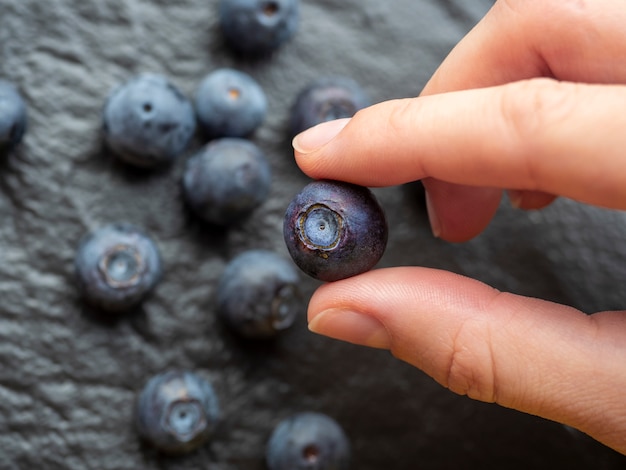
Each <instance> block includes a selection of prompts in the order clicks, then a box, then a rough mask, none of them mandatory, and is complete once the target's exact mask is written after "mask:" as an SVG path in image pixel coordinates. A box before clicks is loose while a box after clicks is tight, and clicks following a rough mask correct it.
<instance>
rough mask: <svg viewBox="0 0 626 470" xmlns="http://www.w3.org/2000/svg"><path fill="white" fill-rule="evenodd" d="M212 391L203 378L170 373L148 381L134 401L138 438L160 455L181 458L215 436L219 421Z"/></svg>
mask: <svg viewBox="0 0 626 470" xmlns="http://www.w3.org/2000/svg"><path fill="white" fill-rule="evenodd" d="M219 414H220V412H219V404H218V400H217V396H216V394H215V390H214V389H213V387H212V385H211V384H210V383H209V382H208V381H207V380H205V379H204V378H203V377H201V376H199V375H198V374H196V373H193V372H190V371H180V370H172V371H167V372H163V373H161V374H158V375H155V376H154V377H152V378H151V379H150V380H149V381H148V382H147V383H146V385H145V386H144V388H143V390H142V391H141V392H140V394H139V397H138V399H137V408H136V415H135V416H136V426H137V431H138V433H139V436H140V437H141V438H142V439H144V440H145V441H146V442H148V443H149V444H150V445H152V446H154V447H155V448H156V449H158V450H159V451H161V452H164V453H168V454H183V453H186V452H190V451H192V450H194V449H197V448H198V447H199V446H201V445H202V444H204V443H206V442H207V441H208V440H209V439H211V437H212V436H213V435H214V433H215V429H216V427H217V424H218V421H219Z"/></svg>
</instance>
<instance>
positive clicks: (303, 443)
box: [266, 412, 350, 470]
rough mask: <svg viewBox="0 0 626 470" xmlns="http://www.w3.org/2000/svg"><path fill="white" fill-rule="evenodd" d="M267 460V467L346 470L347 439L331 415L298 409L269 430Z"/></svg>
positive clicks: (348, 459) (291, 469) (282, 469)
mask: <svg viewBox="0 0 626 470" xmlns="http://www.w3.org/2000/svg"><path fill="white" fill-rule="evenodd" d="M266 460H267V466H268V468H269V470H347V469H348V467H349V465H350V442H349V440H348V437H347V436H346V434H345V432H344V430H343V429H342V428H341V426H340V425H339V424H338V423H337V422H336V421H335V420H334V419H332V418H331V417H330V416H327V415H325V414H322V413H314V412H303V413H297V414H295V415H293V416H291V417H289V418H287V419H285V420H283V421H281V422H280V423H279V424H278V426H276V428H275V429H274V431H273V432H272V435H271V436H270V439H269V441H268V444H267V449H266Z"/></svg>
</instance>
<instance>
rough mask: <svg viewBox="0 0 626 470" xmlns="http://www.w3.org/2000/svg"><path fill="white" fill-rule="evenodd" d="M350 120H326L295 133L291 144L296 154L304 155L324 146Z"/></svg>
mask: <svg viewBox="0 0 626 470" xmlns="http://www.w3.org/2000/svg"><path fill="white" fill-rule="evenodd" d="M349 122H350V118H344V119H335V120H333V121H326V122H323V123H321V124H318V125H316V126H313V127H311V128H310V129H307V130H305V131H302V132H301V133H299V134H298V135H296V136H295V137H294V138H293V140H292V142H291V145H292V146H293V149H294V150H295V152H296V154H297V155H301V156H305V155H308V154H310V153H313V152H316V151H317V150H319V149H321V148H322V147H324V146H325V145H326V144H328V143H329V142H330V141H331V140H333V139H334V138H335V137H337V135H338V134H339V133H340V132H341V131H342V129H343V128H344V127H346V125H347V124H348V123H349Z"/></svg>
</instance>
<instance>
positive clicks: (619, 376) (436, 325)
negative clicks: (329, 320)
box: [308, 268, 626, 452]
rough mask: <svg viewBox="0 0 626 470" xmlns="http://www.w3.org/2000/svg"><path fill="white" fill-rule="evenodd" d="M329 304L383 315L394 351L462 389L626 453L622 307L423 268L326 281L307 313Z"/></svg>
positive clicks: (377, 318)
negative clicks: (523, 292) (571, 303)
mask: <svg viewBox="0 0 626 470" xmlns="http://www.w3.org/2000/svg"><path fill="white" fill-rule="evenodd" d="M328 309H333V310H334V311H335V312H337V311H342V310H345V311H348V312H358V313H360V314H362V315H365V316H367V317H369V318H371V319H372V320H371V323H372V324H375V323H376V322H378V323H380V324H382V325H383V326H384V328H385V331H386V333H387V335H388V336H389V339H388V342H387V344H389V345H390V349H391V352H392V353H393V354H394V356H396V357H397V358H399V359H401V360H404V361H406V362H408V363H410V364H412V365H414V366H416V367H418V368H419V369H421V370H423V371H424V372H426V373H427V374H428V375H430V376H431V377H433V378H434V379H435V380H436V381H437V382H439V383H440V384H442V385H444V386H445V387H448V388H449V389H450V390H452V391H454V392H456V393H459V394H463V395H467V396H469V397H471V398H474V399H477V400H481V401H486V402H496V403H499V404H500V405H502V406H505V407H509V408H513V409H517V410H520V411H523V412H526V413H531V414H535V415H538V416H542V417H544V418H547V419H551V420H555V421H558V422H561V423H565V424H568V425H570V426H573V427H576V428H578V429H580V430H582V431H583V432H586V433H588V434H590V435H591V436H593V437H594V438H596V439H598V440H599V441H601V442H603V443H605V444H606V445H608V446H610V447H612V448H614V449H616V450H618V451H620V452H626V402H625V401H624V400H623V393H622V391H623V389H624V387H625V386H626V369H625V368H624V367H623V364H624V361H625V360H626V312H604V313H598V314H595V315H585V314H583V313H581V312H580V311H577V310H575V309H573V308H570V307H565V306H562V305H558V304H554V303H551V302H546V301H542V300H538V299H531V298H525V297H521V296H516V295H512V294H506V293H501V292H498V291H496V290H494V289H492V288H490V287H489V286H486V285H484V284H482V283H480V282H478V281H474V280H471V279H468V278H465V277H462V276H458V275H456V274H452V273H448V272H444V271H437V270H432V269H427V268H389V269H380V270H375V271H370V272H368V273H365V274H362V275H359V276H356V277H353V278H350V279H346V280H342V281H338V282H335V283H330V284H326V285H324V286H322V287H321V288H320V289H318V291H317V292H316V293H315V294H314V295H313V297H312V299H311V301H310V305H309V312H308V315H309V320H313V319H314V318H315V317H316V316H317V315H319V314H320V312H323V311H325V310H328ZM347 318H350V317H347ZM339 325H340V326H339V327H338V328H339V329H344V330H343V331H339V330H338V331H334V332H333V331H329V332H325V334H328V335H329V336H331V337H335V338H340V339H341V338H342V335H346V334H349V332H350V329H351V327H350V325H349V320H347V321H346V322H343V323H340V324H339ZM377 341H378V344H385V342H384V341H382V339H381V338H378V339H377Z"/></svg>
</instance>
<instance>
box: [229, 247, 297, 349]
mask: <svg viewBox="0 0 626 470" xmlns="http://www.w3.org/2000/svg"><path fill="white" fill-rule="evenodd" d="M298 284H299V276H298V272H297V270H296V268H295V266H294V265H293V263H291V261H287V260H286V259H284V258H283V257H281V256H279V255H277V254H276V253H274V252H271V251H266V250H249V251H245V252H243V253H241V254H240V255H238V256H237V257H235V258H233V259H232V260H231V261H230V263H228V265H227V266H226V268H225V269H224V272H223V273H222V276H221V277H220V280H219V284H218V288H217V305H218V313H219V315H220V317H221V318H222V319H223V320H224V321H225V322H226V323H227V324H228V325H229V326H230V327H231V328H232V329H233V330H234V331H236V332H237V333H239V334H240V335H242V336H244V337H249V338H270V337H273V336H276V334H278V333H279V332H281V331H283V330H286V329H287V328H289V327H290V326H291V325H292V324H293V322H294V321H295V319H296V317H297V315H298V314H299V313H301V312H302V298H301V295H300V292H299V289H298Z"/></svg>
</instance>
